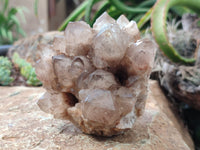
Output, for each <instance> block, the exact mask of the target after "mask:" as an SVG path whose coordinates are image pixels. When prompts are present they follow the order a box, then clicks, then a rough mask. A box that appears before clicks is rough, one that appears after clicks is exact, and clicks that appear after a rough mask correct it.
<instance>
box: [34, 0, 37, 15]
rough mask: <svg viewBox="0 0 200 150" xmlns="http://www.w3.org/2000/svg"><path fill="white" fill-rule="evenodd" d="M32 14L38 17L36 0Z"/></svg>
mask: <svg viewBox="0 0 200 150" xmlns="http://www.w3.org/2000/svg"><path fill="white" fill-rule="evenodd" d="M34 12H35V15H36V16H38V0H35V3H34Z"/></svg>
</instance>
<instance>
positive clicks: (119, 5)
mask: <svg viewBox="0 0 200 150" xmlns="http://www.w3.org/2000/svg"><path fill="white" fill-rule="evenodd" d="M110 3H111V4H113V5H114V6H115V7H116V8H117V9H119V10H121V11H122V12H124V13H141V12H147V11H148V8H133V7H129V6H126V5H125V4H124V3H122V2H120V1H119V0H110Z"/></svg>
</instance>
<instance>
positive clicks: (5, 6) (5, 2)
mask: <svg viewBox="0 0 200 150" xmlns="http://www.w3.org/2000/svg"><path fill="white" fill-rule="evenodd" d="M8 3H9V1H8V0H4V6H3V14H4V13H5V11H6V9H7V8H8Z"/></svg>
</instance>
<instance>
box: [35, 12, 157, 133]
mask: <svg viewBox="0 0 200 150" xmlns="http://www.w3.org/2000/svg"><path fill="white" fill-rule="evenodd" d="M139 38H140V33H139V30H138V28H137V24H136V23H135V22H134V21H131V22H129V21H128V19H127V18H126V17H125V16H123V15H122V16H120V17H119V18H118V19H117V21H115V20H114V19H112V18H111V17H110V16H109V15H108V14H107V13H104V14H103V15H101V16H100V17H99V18H98V19H97V20H96V22H95V23H94V26H93V28H91V27H90V26H89V25H87V24H86V23H85V22H83V21H78V22H71V23H69V25H68V26H67V28H66V30H65V35H64V36H60V37H56V38H55V39H54V42H53V44H52V45H46V46H44V45H42V46H44V47H43V49H44V52H43V57H42V59H41V60H39V61H38V63H37V64H36V73H37V76H38V78H39V79H40V80H41V81H42V82H43V86H44V88H46V90H47V92H46V93H45V94H44V95H43V97H42V98H41V99H40V100H39V101H38V105H39V107H40V108H41V109H42V110H43V111H45V112H47V113H51V114H53V115H54V117H55V118H59V119H69V120H70V121H72V122H73V123H74V124H75V125H76V126H77V127H79V128H80V129H81V130H82V131H83V132H84V133H87V134H95V135H103V136H112V135H115V134H120V133H122V132H123V131H126V130H128V129H131V128H132V127H133V124H134V122H135V119H136V118H137V117H139V116H141V115H142V113H143V110H144V107H145V100H146V96H147V93H148V79H149V76H150V72H151V69H152V66H153V61H154V55H155V50H156V46H155V45H154V43H153V42H152V41H151V40H148V39H139Z"/></svg>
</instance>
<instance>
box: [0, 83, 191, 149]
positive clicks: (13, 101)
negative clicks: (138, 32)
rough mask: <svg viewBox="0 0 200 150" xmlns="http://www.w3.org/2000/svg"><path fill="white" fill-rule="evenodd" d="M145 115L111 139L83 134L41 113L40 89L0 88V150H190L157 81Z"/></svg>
mask: <svg viewBox="0 0 200 150" xmlns="http://www.w3.org/2000/svg"><path fill="white" fill-rule="evenodd" d="M150 91H151V92H150V93H149V96H148V99H147V105H146V109H145V112H144V115H143V116H141V117H140V118H138V119H137V121H136V123H135V126H134V128H133V129H132V130H131V131H129V132H126V133H125V134H123V135H119V136H114V137H112V138H104V137H95V136H90V135H86V134H83V133H82V132H81V131H80V130H79V129H77V128H76V127H75V126H74V125H73V124H72V123H70V122H69V121H63V120H57V119H53V117H52V115H49V114H46V113H44V112H43V111H41V110H40V109H39V108H38V106H37V104H36V103H37V100H38V98H39V97H40V96H41V95H42V94H43V93H44V92H45V90H44V89H43V88H40V87H39V88H30V87H0V149H2V150H4V149H5V150H12V149H20V150H23V149H48V150H54V149H65V150H95V149H97V150H106V149H107V150H129V149H132V150H193V149H194V146H193V142H192V140H191V137H190V135H189V134H188V131H187V129H186V128H184V126H183V124H182V122H181V121H180V119H178V118H177V117H176V116H175V115H174V113H173V111H172V109H171V105H170V104H169V103H168V101H167V99H166V98H165V96H164V95H163V93H162V91H161V90H160V88H159V86H158V84H157V82H156V81H150Z"/></svg>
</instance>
